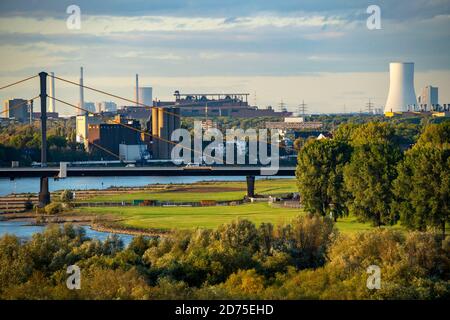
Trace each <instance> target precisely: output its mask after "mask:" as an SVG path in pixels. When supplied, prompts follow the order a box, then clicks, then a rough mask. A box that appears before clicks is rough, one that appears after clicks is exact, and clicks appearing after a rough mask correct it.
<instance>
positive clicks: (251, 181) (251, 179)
mask: <svg viewBox="0 0 450 320" xmlns="http://www.w3.org/2000/svg"><path fill="white" fill-rule="evenodd" d="M246 180H247V197H254V196H255V176H246Z"/></svg>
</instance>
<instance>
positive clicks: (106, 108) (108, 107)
mask: <svg viewBox="0 0 450 320" xmlns="http://www.w3.org/2000/svg"><path fill="white" fill-rule="evenodd" d="M97 110H98V112H116V111H117V104H116V103H115V102H112V101H102V102H99V103H97Z"/></svg>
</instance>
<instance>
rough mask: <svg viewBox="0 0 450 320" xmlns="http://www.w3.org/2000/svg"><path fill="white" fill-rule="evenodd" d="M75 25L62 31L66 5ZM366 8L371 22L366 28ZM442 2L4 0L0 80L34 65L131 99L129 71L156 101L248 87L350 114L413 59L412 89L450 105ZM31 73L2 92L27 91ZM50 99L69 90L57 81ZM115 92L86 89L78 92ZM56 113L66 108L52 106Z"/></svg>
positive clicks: (260, 94)
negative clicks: (375, 11) (431, 89)
mask: <svg viewBox="0 0 450 320" xmlns="http://www.w3.org/2000/svg"><path fill="white" fill-rule="evenodd" d="M73 4H74V5H77V6H78V7H79V8H80V11H81V16H80V21H81V28H80V29H75V30H74V29H69V28H68V27H67V24H66V22H67V19H68V18H69V16H70V14H68V13H67V8H68V6H69V5H73ZM369 5H377V6H379V8H380V17H381V20H380V21H381V29H375V30H369V29H368V27H367V25H366V21H367V19H368V18H369V17H370V15H371V14H370V13H367V12H366V10H367V8H368V6H369ZM449 49H450V0H409V1H408V0H397V1H375V0H374V1H363V0H346V1H320V0H295V1H294V0H277V1H273V0H240V1H238V0H228V1H216V0H209V1H207V0H189V1H186V0H153V1H152V0H128V1H118V0H110V1H93V0H89V1H88V0H86V1H85V0H71V1H65V0H55V1H48V0H41V1H33V0H31V1H30V0H2V1H1V2H0V87H1V86H2V85H3V84H7V83H9V82H13V81H15V80H19V79H22V78H25V77H28V76H30V75H33V74H37V73H38V72H40V71H47V72H55V74H56V75H57V76H59V77H62V78H66V79H69V80H73V81H78V78H79V68H80V66H83V67H84V70H85V84H87V85H90V86H93V87H96V88H100V89H103V90H106V91H109V92H112V93H114V94H117V95H121V96H124V97H126V98H130V99H133V98H134V88H133V86H134V75H135V74H136V73H138V74H139V75H140V84H141V85H149V86H152V87H153V92H154V98H158V99H160V100H173V92H174V91H175V90H179V91H180V92H188V91H189V92H190V93H193V92H214V93H216V92H223V93H225V92H236V91H237V92H248V93H250V95H251V96H250V103H251V104H256V105H258V106H260V107H262V108H264V107H266V106H268V105H272V106H274V107H276V106H277V105H278V104H279V103H280V102H281V101H283V102H284V103H286V104H287V106H288V109H289V110H292V111H294V110H295V109H296V107H297V106H298V105H299V104H300V103H301V102H302V101H303V100H304V101H305V103H306V104H307V108H308V111H309V112H314V113H329V112H344V111H345V112H352V111H353V112H358V111H360V110H361V109H362V110H364V108H365V105H366V103H367V102H368V100H369V99H371V101H372V102H374V103H375V105H376V106H377V107H382V106H383V105H384V103H385V101H386V98H387V93H388V88H389V73H388V71H389V62H391V61H406V62H414V63H415V90H416V95H418V94H419V93H420V91H421V88H422V87H424V86H426V85H434V86H438V87H439V102H440V103H441V104H443V103H450V90H449V89H450V56H449ZM38 90H39V88H38V80H37V79H34V80H31V81H30V82H27V83H24V84H22V85H20V86H15V87H13V88H9V89H5V90H1V91H0V99H2V100H5V99H7V98H11V97H21V98H31V97H33V96H36V95H37V93H38ZM55 95H56V96H57V97H59V98H61V99H63V100H66V101H68V102H71V103H76V102H77V101H78V88H77V87H75V86H73V85H69V84H66V83H62V82H59V81H57V82H56V94H55ZM109 100H113V101H115V102H117V103H118V104H119V105H124V104H127V103H126V102H125V101H120V100H118V99H111V98H109V97H107V96H102V95H99V94H95V93H92V92H89V91H87V90H85V101H94V102H99V101H109ZM57 108H58V111H59V112H60V113H62V114H70V113H74V111H72V110H70V109H69V108H68V107H65V106H63V105H61V104H57Z"/></svg>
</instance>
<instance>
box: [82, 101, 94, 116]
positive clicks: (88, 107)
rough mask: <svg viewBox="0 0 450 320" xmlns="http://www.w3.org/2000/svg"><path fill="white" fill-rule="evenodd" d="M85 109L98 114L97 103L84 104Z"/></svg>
mask: <svg viewBox="0 0 450 320" xmlns="http://www.w3.org/2000/svg"><path fill="white" fill-rule="evenodd" d="M84 109H85V110H87V111H89V112H92V113H96V111H95V103H94V102H85V103H84Z"/></svg>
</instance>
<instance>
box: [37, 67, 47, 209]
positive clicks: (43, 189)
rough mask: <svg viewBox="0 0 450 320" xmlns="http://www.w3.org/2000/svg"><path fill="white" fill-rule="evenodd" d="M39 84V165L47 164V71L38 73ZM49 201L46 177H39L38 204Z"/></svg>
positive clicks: (41, 205) (45, 203)
mask: <svg viewBox="0 0 450 320" xmlns="http://www.w3.org/2000/svg"><path fill="white" fill-rule="evenodd" d="M39 80H40V85H41V93H40V95H39V96H40V98H41V167H46V166H47V73H46V72H41V73H39ZM49 203H50V192H49V191H48V177H41V181H40V188H39V206H40V207H44V206H46V205H47V204H49Z"/></svg>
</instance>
